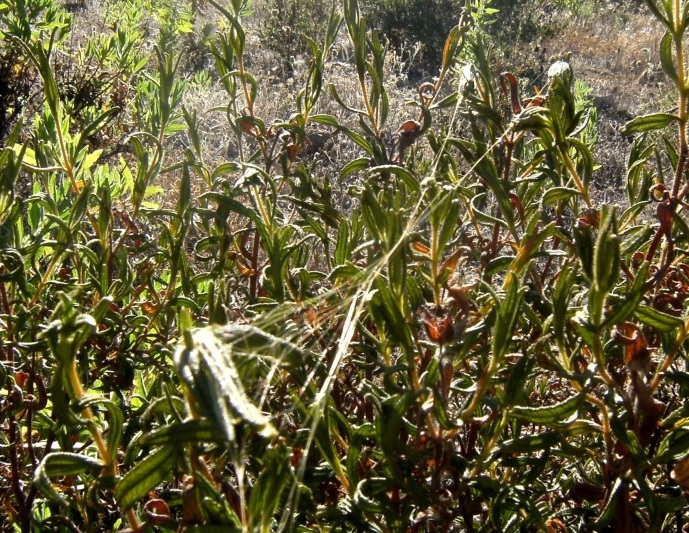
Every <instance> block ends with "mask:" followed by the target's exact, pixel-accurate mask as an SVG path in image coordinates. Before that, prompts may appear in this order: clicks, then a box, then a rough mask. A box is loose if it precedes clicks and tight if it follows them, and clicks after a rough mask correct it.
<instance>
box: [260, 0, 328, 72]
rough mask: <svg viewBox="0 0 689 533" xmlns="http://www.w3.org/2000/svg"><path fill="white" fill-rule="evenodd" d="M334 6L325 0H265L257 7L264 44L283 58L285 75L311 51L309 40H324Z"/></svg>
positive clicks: (261, 37)
mask: <svg viewBox="0 0 689 533" xmlns="http://www.w3.org/2000/svg"><path fill="white" fill-rule="evenodd" d="M332 9H333V6H332V4H331V3H330V2H328V1H324V0H286V1H285V0H261V3H260V5H259V7H258V9H257V15H258V17H259V26H258V35H259V37H260V39H261V42H262V44H263V45H264V46H265V47H266V48H267V49H268V50H271V51H272V52H274V53H275V54H276V55H277V57H278V58H280V61H281V63H282V64H281V65H280V67H281V68H282V69H283V75H285V76H289V75H291V73H292V72H293V70H294V66H295V65H294V63H295V61H297V60H299V59H301V58H302V57H303V56H304V54H306V53H307V52H309V51H310V46H309V43H308V39H309V38H310V39H315V40H316V41H317V42H320V41H322V39H323V37H324V36H325V27H326V25H327V22H328V16H329V15H330V12H331V11H332Z"/></svg>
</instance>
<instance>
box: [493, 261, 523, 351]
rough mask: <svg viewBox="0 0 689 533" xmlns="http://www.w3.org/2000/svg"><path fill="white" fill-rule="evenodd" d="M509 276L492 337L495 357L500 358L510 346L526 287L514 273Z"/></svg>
mask: <svg viewBox="0 0 689 533" xmlns="http://www.w3.org/2000/svg"><path fill="white" fill-rule="evenodd" d="M507 277H508V278H509V279H510V285H509V288H508V289H507V294H506V295H505V299H504V300H503V301H502V302H501V303H500V306H499V307H498V316H497V318H496V321H495V328H494V330H493V338H492V347H493V357H497V358H498V359H499V358H501V357H502V356H503V355H505V353H507V351H508V349H509V347H510V339H511V337H512V331H513V330H514V325H515V323H516V322H517V316H518V314H519V307H520V305H521V303H522V298H523V296H524V292H525V288H524V287H522V286H520V283H519V279H518V278H517V276H515V275H514V273H512V272H509V273H508V274H507Z"/></svg>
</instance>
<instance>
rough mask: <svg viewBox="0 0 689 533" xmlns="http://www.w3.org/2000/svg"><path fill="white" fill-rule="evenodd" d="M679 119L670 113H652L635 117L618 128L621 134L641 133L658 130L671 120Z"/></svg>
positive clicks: (671, 121)
mask: <svg viewBox="0 0 689 533" xmlns="http://www.w3.org/2000/svg"><path fill="white" fill-rule="evenodd" d="M677 121H679V117H678V116H677V115H673V114H672V113H653V114H651V115H642V116H640V117H636V118H634V119H632V120H630V121H629V122H627V123H626V124H625V125H624V126H622V127H621V128H620V133H621V134H622V135H631V134H633V133H642V132H645V131H652V130H660V129H663V128H665V127H667V126H669V125H670V124H672V123H673V122H677Z"/></svg>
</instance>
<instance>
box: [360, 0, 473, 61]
mask: <svg viewBox="0 0 689 533" xmlns="http://www.w3.org/2000/svg"><path fill="white" fill-rule="evenodd" d="M462 5H463V2H461V1H460V0H381V1H368V0H367V1H363V2H362V3H361V6H362V8H361V9H362V12H363V13H364V14H365V16H366V20H367V23H368V24H369V26H370V27H371V28H375V29H376V31H378V32H379V34H380V36H381V37H382V38H384V39H385V40H386V41H387V42H389V44H390V46H391V47H392V49H393V50H395V51H396V52H397V53H398V54H404V53H407V54H409V53H410V50H413V49H414V48H415V46H416V45H417V43H418V44H420V45H421V53H420V54H417V55H416V56H415V57H414V59H415V61H416V62H417V64H415V65H413V66H412V68H413V70H416V72H417V73H421V72H423V71H426V72H427V73H429V74H432V75H435V74H436V73H437V72H436V71H437V69H438V68H439V66H440V58H441V57H442V50H443V46H444V44H445V37H446V36H447V35H448V33H450V30H451V29H452V28H453V27H454V26H456V25H457V23H458V22H459V18H460V16H461V13H462ZM405 59H411V58H405Z"/></svg>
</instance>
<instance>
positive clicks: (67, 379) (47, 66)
mask: <svg viewBox="0 0 689 533" xmlns="http://www.w3.org/2000/svg"><path fill="white" fill-rule="evenodd" d="M208 3H209V4H210V6H212V8H213V9H215V10H217V12H218V13H219V14H220V16H221V18H222V20H223V24H222V31H220V32H218V33H217V34H215V35H214V36H213V37H212V38H211V40H212V47H211V49H212V53H213V56H214V59H215V62H216V67H215V68H216V75H217V80H218V82H219V83H220V84H221V87H222V89H223V90H224V91H225V99H224V101H225V102H226V104H225V105H224V106H222V107H221V108H218V109H216V110H215V112H217V113H219V116H221V117H222V118H223V120H226V124H224V129H225V131H226V132H228V135H231V136H232V137H233V139H232V142H233V143H234V146H236V153H235V154H234V155H233V156H232V157H231V158H228V159H227V160H221V161H215V160H213V159H212V158H210V157H209V156H208V153H207V152H206V151H205V149H204V146H205V145H204V143H203V139H202V138H201V135H200V131H201V129H200V123H201V121H202V120H203V119H204V117H201V116H199V115H198V114H197V113H196V112H194V111H193V110H190V109H187V108H185V107H184V106H183V105H182V102H183V98H184V91H185V88H186V86H187V81H186V80H184V79H183V77H181V75H180V70H179V65H180V61H181V59H180V53H181V48H182V46H183V44H184V43H178V40H176V39H171V37H170V36H171V34H170V33H169V31H170V28H172V27H178V26H176V25H175V24H174V23H173V22H172V21H170V25H162V26H161V27H162V28H163V35H162V36H160V37H159V39H158V40H157V42H158V43H159V44H160V46H151V52H150V53H151V57H150V58H149V63H148V67H147V71H146V76H143V79H142V80H141V81H140V82H139V83H138V84H137V87H138V88H137V90H136V91H135V93H134V95H133V96H132V98H131V99H130V100H127V101H126V102H124V104H125V105H126V106H127V112H128V113H131V114H132V116H134V117H136V119H137V125H136V128H134V129H132V130H131V131H130V132H129V134H128V135H127V136H126V137H125V138H124V139H123V140H121V144H122V145H123V147H122V150H121V153H119V154H116V155H117V156H118V157H117V158H116V159H115V158H113V157H105V156H106V152H105V151H104V149H103V147H102V146H101V145H100V143H96V142H94V138H96V136H98V134H99V131H100V130H101V129H103V128H104V127H106V125H108V124H109V120H110V119H111V117H112V116H113V115H114V114H115V113H117V111H116V110H115V109H113V108H109V109H100V110H91V111H90V112H89V113H83V114H80V115H78V116H77V115H76V114H73V113H72V112H71V110H72V109H73V108H72V107H71V100H69V99H65V98H64V97H63V95H62V94H61V92H60V91H61V89H60V85H59V84H58V83H57V75H56V74H57V73H56V66H55V65H56V63H55V61H56V55H58V51H59V50H62V48H61V47H62V46H63V41H62V40H61V39H60V37H63V36H64V35H65V34H66V33H67V32H68V31H69V29H70V27H69V25H66V24H64V23H63V22H64V20H65V19H64V18H62V14H61V12H60V10H59V9H58V8H57V7H55V6H53V9H54V11H51V10H47V11H45V12H44V11H43V10H39V11H36V12H34V11H30V10H29V11H27V9H25V8H26V5H25V4H23V3H21V2H20V3H12V4H7V5H4V6H2V7H0V25H1V26H0V27H2V28H3V32H8V33H9V32H12V33H11V35H12V39H11V41H12V42H13V43H15V44H16V45H17V46H18V47H19V49H20V50H22V53H23V54H25V55H26V57H27V58H28V60H29V61H30V62H31V65H32V68H34V69H35V70H36V72H37V74H38V76H39V77H40V80H41V86H42V91H43V102H44V103H43V105H42V106H40V107H38V108H37V109H36V112H35V114H34V115H33V116H31V117H30V118H31V120H27V121H26V123H25V124H23V127H17V128H14V129H13V130H12V132H11V134H10V135H9V137H8V140H7V143H6V145H4V146H3V147H2V149H0V231H1V233H0V325H1V326H2V327H1V328H0V341H1V342H0V385H1V387H2V388H1V390H0V393H1V394H0V444H1V446H0V468H1V469H2V472H3V473H4V474H5V475H4V477H3V479H5V480H6V483H3V484H2V486H0V501H2V503H3V509H5V510H6V512H7V516H4V515H3V516H0V520H1V521H2V522H1V523H0V526H1V527H2V529H10V528H14V529H15V530H18V531H22V532H30V531H62V530H69V531H75V530H84V531H102V530H105V531H117V530H124V529H129V530H134V531H149V530H151V531H161V532H165V531H173V530H180V531H199V530H208V531H214V530H222V531H247V530H250V531H273V530H275V531H284V530H288V531H292V530H299V531H322V530H334V531H341V530H342V531H372V532H379V531H407V530H411V531H428V532H432V531H496V530H504V531H509V532H511V531H515V532H516V531H524V530H537V531H586V530H596V531H611V532H617V531H620V532H623V531H624V532H635V531H676V530H678V529H681V527H682V526H683V524H685V523H686V521H687V520H689V514H688V511H687V510H688V509H689V505H688V504H689V501H688V498H687V490H688V489H689V455H688V453H687V450H688V445H687V434H688V433H687V427H688V424H687V420H689V416H688V413H687V404H686V402H685V401H684V398H685V397H686V395H687V393H689V391H688V390H687V387H688V386H689V373H688V372H687V348H688V347H689V315H688V313H689V311H688V310H687V298H689V266H687V255H688V252H687V242H688V241H689V228H688V227H687V225H686V223H685V222H684V220H683V210H684V209H685V208H686V207H687V201H686V200H687V195H689V186H687V184H686V181H687V176H686V167H687V157H689V148H688V141H687V131H686V128H687V121H688V118H689V117H688V111H687V109H688V106H687V99H688V98H689V88H688V87H687V76H686V65H684V64H681V63H678V58H682V57H686V50H685V38H684V37H685V35H684V33H685V29H686V28H685V24H684V22H685V21H684V13H685V12H687V5H685V4H686V2H679V3H670V2H663V3H662V4H660V3H656V2H654V1H653V0H648V2H647V5H648V7H649V9H650V10H651V12H652V14H653V15H654V16H655V18H657V19H658V20H659V21H660V23H661V24H663V25H664V26H665V27H666V28H667V34H666V36H665V37H664V38H663V39H662V42H661V46H660V53H661V64H662V66H663V69H664V71H665V72H666V74H667V75H668V77H669V78H670V79H671V80H672V82H673V84H674V87H675V89H676V98H677V111H676V112H673V113H665V112H659V113H653V114H650V115H646V116H641V117H637V118H635V119H633V120H632V121H630V122H629V123H627V124H626V125H625V126H624V128H623V129H622V134H623V135H627V136H630V137H633V139H634V140H633V143H632V145H631V151H630V155H629V164H628V170H627V200H628V201H627V202H626V204H625V205H620V206H611V205H607V204H600V203H598V201H597V199H596V197H595V195H593V194H592V193H591V190H590V184H591V182H592V177H593V173H594V171H595V164H594V159H593V156H592V153H591V146H592V144H593V142H594V140H595V139H594V131H593V130H592V129H591V124H592V121H593V118H594V117H593V115H592V114H591V113H590V111H589V113H588V114H587V109H589V110H590V107H589V103H588V102H587V99H588V98H587V91H586V88H585V87H584V86H582V85H581V84H579V85H577V84H576V81H575V80H574V79H573V73H572V70H571V68H570V66H569V64H568V63H567V62H565V61H558V62H555V63H554V64H552V65H551V67H550V69H549V71H548V82H547V85H546V86H545V87H544V88H543V91H542V93H541V94H538V95H532V96H530V97H525V96H524V95H523V91H522V88H521V87H520V84H519V80H518V79H517V77H516V76H514V75H513V74H511V73H509V72H506V73H502V74H495V73H494V72H493V71H492V65H493V62H492V58H491V56H490V53H489V51H490V48H489V47H488V46H487V45H486V37H485V35H484V33H483V31H481V28H480V26H478V27H477V26H476V21H475V19H471V17H466V18H465V19H464V20H463V22H462V24H461V25H459V26H456V27H454V28H453V29H452V30H451V31H450V33H449V35H448V36H447V40H446V44H445V45H444V46H443V51H444V52H443V55H442V57H441V60H440V63H439V65H440V66H439V69H438V76H437V78H435V79H434V80H433V82H429V83H425V84H423V85H422V86H421V87H420V88H419V91H418V92H417V94H415V95H414V97H413V100H410V101H409V102H407V106H406V107H405V108H404V109H406V110H408V115H407V116H404V117H402V118H400V116H399V115H393V114H392V113H391V109H392V108H393V104H395V102H394V101H392V99H391V95H390V94H389V92H388V88H387V84H386V80H385V72H386V66H385V60H386V57H387V55H386V50H385V47H384V46H383V44H382V43H381V41H380V40H379V39H378V37H377V33H376V32H371V31H370V30H369V28H368V27H367V26H366V25H365V23H364V19H363V18H362V16H361V13H360V11H359V7H358V5H357V3H356V1H355V0H346V1H345V2H344V3H343V6H342V16H340V15H338V14H337V12H333V13H332V14H331V15H330V18H329V19H328V23H327V25H326V27H325V31H324V37H323V39H322V40H321V41H320V42H319V43H316V42H315V41H314V42H312V43H311V47H310V53H311V58H310V62H309V63H308V70H307V72H306V73H305V75H304V77H303V79H302V80H300V82H301V89H300V90H299V92H298V93H297V94H295V95H294V99H293V101H292V102H290V104H291V111H292V112H291V114H290V115H289V118H288V119H286V120H273V119H272V118H269V117H268V114H267V111H266V107H268V106H269V105H270V103H264V102H263V100H262V99H261V98H260V94H261V91H260V89H261V87H260V86H259V83H258V81H257V79H258V78H257V76H255V75H254V74H252V72H251V71H250V66H251V65H250V64H249V62H248V61H247V57H248V56H247V54H248V52H249V50H248V45H249V42H248V39H247V32H246V30H245V26H244V23H243V22H242V17H243V15H244V14H245V13H246V10H247V8H248V2H247V1H246V0H231V1H230V2H224V3H220V2H218V1H217V0H208ZM678 4H679V5H678ZM27 13H32V14H31V17H29V18H28V19H27V18H26V16H27ZM45 13H55V16H51V17H49V18H48V17H45V16H44V15H45ZM12 17H17V20H20V19H22V17H23V22H22V23H21V24H15V25H14V26H12V25H11V24H12V22H13V20H12ZM472 20H473V21H474V22H473V23H472V22H471V21H472ZM27 28H28V30H27ZM166 28H167V30H166ZM340 31H346V33H347V36H348V38H349V40H350V42H351V46H352V64H351V65H350V66H348V67H347V68H348V70H347V71H346V72H347V78H346V79H344V80H343V79H340V80H339V81H340V83H339V84H335V83H330V84H328V81H330V80H329V79H328V77H327V76H328V75H329V73H330V70H329V69H328V68H327V67H328V66H329V56H330V53H331V51H332V49H333V47H334V46H335V43H336V40H337V39H338V34H339V32H340ZM125 33H126V34H127V35H128V36H129V37H132V34H131V33H128V32H126V31H125ZM125 37H126V35H125ZM153 42H156V41H155V40H154V41H153ZM163 44H165V45H166V46H162V45H163ZM106 48H107V47H106ZM142 52H145V51H142ZM104 53H106V55H107V56H108V58H110V59H114V56H116V55H117V54H116V52H115V51H114V49H113V52H112V55H110V53H107V52H104ZM459 58H461V59H462V61H464V64H462V66H461V69H455V68H454V67H455V65H456V64H457V60H458V59H459ZM467 58H471V62H470V63H469V62H467ZM103 64H104V65H105V64H108V62H105V61H104V62H103ZM137 64H138V63H137ZM460 73H461V78H457V77H456V76H458V75H460ZM352 87H355V89H352ZM345 91H347V92H345ZM264 106H265V107H264ZM327 106H330V108H331V109H334V111H332V113H326V112H323V111H322V109H321V108H322V107H323V108H326V107H327ZM393 117H394V118H393ZM325 131H328V132H330V133H332V135H333V136H334V135H337V136H338V140H337V142H339V143H340V148H341V150H342V152H343V153H345V154H346V161H345V162H343V163H342V164H339V163H333V165H332V166H330V167H327V169H326V171H325V172H323V173H321V174H318V173H317V171H318V170H319V165H322V164H325V163H323V161H324V160H323V159H314V156H313V153H312V149H313V150H315V148H314V147H313V146H314V144H315V141H313V140H312V139H315V138H316V137H315V136H314V133H317V134H319V135H322V134H323V132H325ZM180 139H181V140H180ZM177 143H179V144H182V145H183V149H182V150H177V151H175V150H174V148H175V146H176V144H177ZM333 157H335V156H333ZM336 165H338V166H337V167H336ZM335 168H336V171H335V170H334V169H335ZM164 179H165V180H167V181H166V182H162V180H164ZM20 180H22V181H23V182H24V183H25V184H26V185H25V187H24V189H22V188H21V187H19V186H18V183H19V181H20ZM161 183H166V184H170V183H174V187H175V194H174V196H173V197H171V198H169V199H168V204H169V205H168V206H167V207H164V208H163V207H160V206H158V205H156V204H154V203H152V202H151V201H150V198H151V194H152V193H154V192H155V191H159V190H160V189H161V188H162V187H161ZM341 183H342V184H346V185H347V186H348V189H347V192H346V197H344V196H343V197H338V196H337V194H336V192H335V191H336V186H337V185H338V184H341ZM168 186H169V185H168ZM27 188H28V190H25V189H27ZM345 199H346V200H347V201H349V202H351V204H350V205H351V207H347V206H346V204H345V202H344V200H345Z"/></svg>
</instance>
